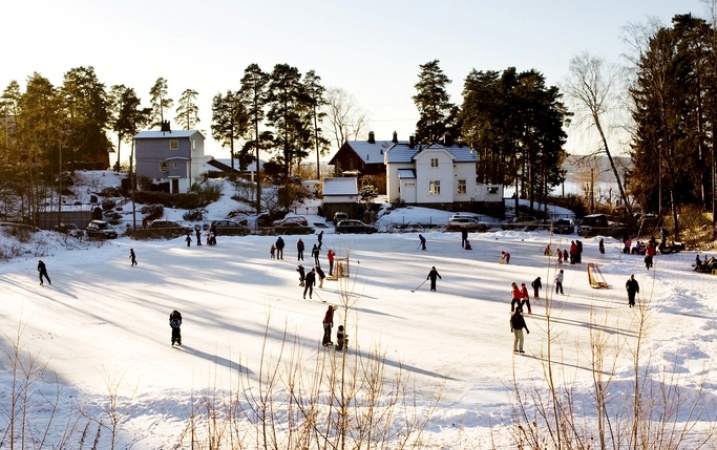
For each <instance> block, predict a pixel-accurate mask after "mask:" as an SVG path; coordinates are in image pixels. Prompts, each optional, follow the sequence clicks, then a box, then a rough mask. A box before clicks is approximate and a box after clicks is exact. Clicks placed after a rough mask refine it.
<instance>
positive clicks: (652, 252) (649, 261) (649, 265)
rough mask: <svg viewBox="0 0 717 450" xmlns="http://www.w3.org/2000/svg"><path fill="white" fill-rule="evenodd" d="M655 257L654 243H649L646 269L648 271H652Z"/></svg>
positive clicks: (646, 249)
mask: <svg viewBox="0 0 717 450" xmlns="http://www.w3.org/2000/svg"><path fill="white" fill-rule="evenodd" d="M654 257H655V246H654V245H652V242H649V243H648V244H647V247H646V248H645V267H646V268H647V270H650V268H652V260H653V258H654Z"/></svg>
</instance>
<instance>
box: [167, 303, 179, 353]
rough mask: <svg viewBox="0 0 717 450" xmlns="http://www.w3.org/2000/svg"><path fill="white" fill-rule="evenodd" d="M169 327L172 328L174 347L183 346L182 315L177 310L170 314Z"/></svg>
mask: <svg viewBox="0 0 717 450" xmlns="http://www.w3.org/2000/svg"><path fill="white" fill-rule="evenodd" d="M169 326H170V327H171V328H172V345H174V343H175V342H176V343H177V345H182V329H181V326H182V314H180V313H179V311H177V310H176V309H175V310H174V311H172V312H171V313H170V314H169Z"/></svg>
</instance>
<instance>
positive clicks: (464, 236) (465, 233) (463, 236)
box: [461, 228, 468, 248]
mask: <svg viewBox="0 0 717 450" xmlns="http://www.w3.org/2000/svg"><path fill="white" fill-rule="evenodd" d="M466 242H468V230H467V229H466V228H463V229H462V230H461V248H466Z"/></svg>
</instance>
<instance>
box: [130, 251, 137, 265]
mask: <svg viewBox="0 0 717 450" xmlns="http://www.w3.org/2000/svg"><path fill="white" fill-rule="evenodd" d="M129 260H130V262H131V263H132V264H131V265H132V266H136V265H137V255H135V254H134V249H133V248H131V249H129Z"/></svg>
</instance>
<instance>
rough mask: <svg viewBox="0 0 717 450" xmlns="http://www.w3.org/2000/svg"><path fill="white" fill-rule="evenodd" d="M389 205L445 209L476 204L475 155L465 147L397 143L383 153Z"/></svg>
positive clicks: (476, 158)
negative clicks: (397, 204)
mask: <svg viewBox="0 0 717 450" xmlns="http://www.w3.org/2000/svg"><path fill="white" fill-rule="evenodd" d="M384 162H385V164H386V194H387V197H388V201H389V202H393V201H396V200H402V201H403V202H405V203H407V204H410V205H427V206H430V205H433V206H436V207H444V208H445V207H447V208H450V206H449V205H455V204H460V203H471V202H475V201H478V199H477V185H476V163H477V162H478V157H477V155H476V153H475V152H474V151H473V150H472V149H471V148H470V147H467V146H461V145H451V146H446V145H441V144H431V145H429V146H421V145H411V142H410V141H409V143H403V142H399V143H396V144H394V145H393V146H392V147H391V148H389V149H387V150H386V151H385V152H384Z"/></svg>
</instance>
